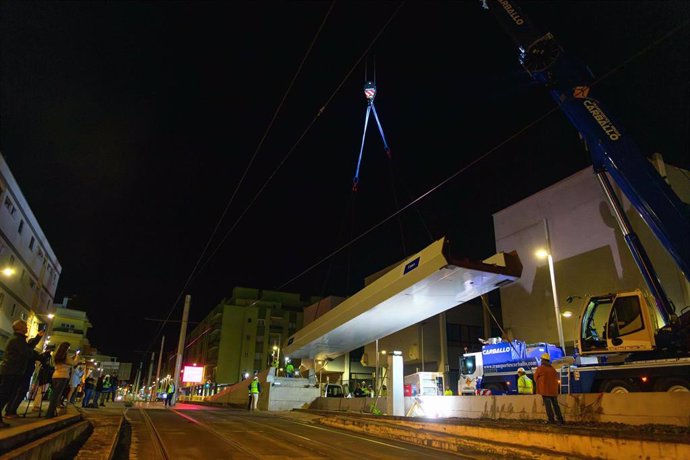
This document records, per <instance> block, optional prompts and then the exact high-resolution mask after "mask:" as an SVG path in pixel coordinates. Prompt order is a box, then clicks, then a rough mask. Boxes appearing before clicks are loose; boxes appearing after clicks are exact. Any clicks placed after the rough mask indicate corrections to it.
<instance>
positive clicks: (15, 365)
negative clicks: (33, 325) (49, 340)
mask: <svg viewBox="0 0 690 460" xmlns="http://www.w3.org/2000/svg"><path fill="white" fill-rule="evenodd" d="M12 330H13V331H14V336H13V337H12V338H11V339H10V340H9V342H7V347H6V348H5V356H4V360H3V362H2V364H1V365H0V376H2V382H0V428H7V427H9V426H10V425H9V424H7V423H5V422H4V421H3V420H2V410H3V409H4V408H5V405H7V403H8V402H10V400H12V399H13V398H14V396H15V395H16V394H17V389H18V387H19V385H20V384H21V381H22V378H23V377H24V372H25V371H26V367H27V365H28V364H29V362H31V361H32V360H34V358H35V357H34V350H33V349H32V348H31V347H30V346H29V344H28V343H27V342H26V332H27V330H28V328H27V325H26V321H22V320H17V321H15V322H14V323H12Z"/></svg>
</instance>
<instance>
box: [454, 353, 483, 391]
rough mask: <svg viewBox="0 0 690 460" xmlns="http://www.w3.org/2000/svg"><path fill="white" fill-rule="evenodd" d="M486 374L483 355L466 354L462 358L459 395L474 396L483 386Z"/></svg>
mask: <svg viewBox="0 0 690 460" xmlns="http://www.w3.org/2000/svg"><path fill="white" fill-rule="evenodd" d="M483 374H484V369H483V360H482V353H481V352H476V353H465V354H464V355H462V358H460V380H459V381H458V393H459V394H461V395H474V394H476V392H477V389H478V388H480V386H481V380H482V375H483Z"/></svg>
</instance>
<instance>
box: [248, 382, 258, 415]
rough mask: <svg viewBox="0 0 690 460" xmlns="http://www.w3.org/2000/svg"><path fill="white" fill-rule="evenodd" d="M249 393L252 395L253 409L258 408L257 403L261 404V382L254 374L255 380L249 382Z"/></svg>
mask: <svg viewBox="0 0 690 460" xmlns="http://www.w3.org/2000/svg"><path fill="white" fill-rule="evenodd" d="M249 393H250V394H251V395H252V409H251V410H257V405H258V404H259V394H261V384H260V383H259V377H257V376H256V375H255V376H254V380H252V383H250V384H249Z"/></svg>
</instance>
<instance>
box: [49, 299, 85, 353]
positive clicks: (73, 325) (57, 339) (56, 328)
mask: <svg viewBox="0 0 690 460" xmlns="http://www.w3.org/2000/svg"><path fill="white" fill-rule="evenodd" d="M69 300H70V299H69V298H68V297H65V298H64V299H63V300H62V303H56V304H55V309H54V313H53V318H52V319H51V320H49V321H48V328H47V330H46V343H51V344H55V346H58V345H60V344H61V343H62V342H68V343H69V344H70V347H71V351H72V352H76V351H77V350H80V351H81V353H82V356H84V355H85V354H88V353H90V349H91V345H90V344H89V340H88V339H87V338H86V334H87V332H88V330H89V328H90V327H91V323H90V322H89V318H88V317H87V316H86V312H85V311H81V310H75V309H72V308H69V306H68V303H69Z"/></svg>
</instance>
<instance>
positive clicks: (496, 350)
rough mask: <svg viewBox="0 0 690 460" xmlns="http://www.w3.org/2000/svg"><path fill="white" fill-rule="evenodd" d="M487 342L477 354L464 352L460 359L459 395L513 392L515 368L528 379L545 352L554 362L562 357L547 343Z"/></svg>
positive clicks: (497, 339) (514, 388) (495, 339)
mask: <svg viewBox="0 0 690 460" xmlns="http://www.w3.org/2000/svg"><path fill="white" fill-rule="evenodd" d="M489 341H490V343H488V344H485V345H483V346H482V350H481V351H478V352H474V353H465V354H464V355H463V356H462V357H461V358H460V380H459V381H458V393H459V394H460V395H475V394H479V395H482V394H510V393H515V392H516V391H517V377H518V376H517V370H518V369H519V368H523V369H524V370H525V373H526V374H527V375H528V376H531V375H532V373H533V369H536V368H537V366H538V365H539V358H540V357H541V355H543V354H544V353H548V354H549V356H550V357H551V360H552V361H554V362H556V360H560V359H561V358H563V351H562V350H561V349H560V348H559V347H557V346H556V345H553V344H550V343H545V342H542V343H532V344H528V343H525V342H523V341H521V340H513V341H512V342H508V341H503V340H501V339H500V338H494V339H489Z"/></svg>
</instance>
